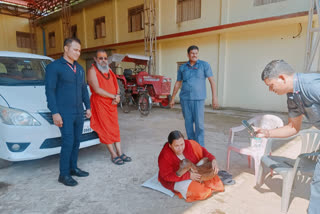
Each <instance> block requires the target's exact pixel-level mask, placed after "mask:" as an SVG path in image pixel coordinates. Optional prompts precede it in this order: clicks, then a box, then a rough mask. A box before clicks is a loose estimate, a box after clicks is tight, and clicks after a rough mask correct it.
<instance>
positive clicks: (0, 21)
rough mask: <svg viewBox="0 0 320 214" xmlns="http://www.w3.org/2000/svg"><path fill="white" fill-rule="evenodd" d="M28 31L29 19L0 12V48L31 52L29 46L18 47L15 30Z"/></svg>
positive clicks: (2, 49)
mask: <svg viewBox="0 0 320 214" xmlns="http://www.w3.org/2000/svg"><path fill="white" fill-rule="evenodd" d="M17 31H20V32H26V33H29V32H30V29H29V20H28V19H26V18H19V17H15V16H8V15H2V14H0V38H1V39H0V50H1V51H18V52H27V53H31V49H30V48H18V47H17V36H16V32H17Z"/></svg>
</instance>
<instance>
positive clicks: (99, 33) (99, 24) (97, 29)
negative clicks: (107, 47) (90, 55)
mask: <svg viewBox="0 0 320 214" xmlns="http://www.w3.org/2000/svg"><path fill="white" fill-rule="evenodd" d="M93 22H94V39H100V38H104V37H106V21H105V17H104V16H102V17H99V18H96V19H95V20H93Z"/></svg>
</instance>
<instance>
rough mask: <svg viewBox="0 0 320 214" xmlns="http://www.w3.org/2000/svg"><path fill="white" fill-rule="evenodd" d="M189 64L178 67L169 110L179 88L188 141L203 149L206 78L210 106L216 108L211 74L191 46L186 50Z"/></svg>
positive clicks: (216, 101) (193, 46)
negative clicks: (209, 92)
mask: <svg viewBox="0 0 320 214" xmlns="http://www.w3.org/2000/svg"><path fill="white" fill-rule="evenodd" d="M187 53H188V55H187V56H188V58H189V62H187V63H186V64H183V65H181V66H180V68H179V70H178V76H177V81H176V83H175V85H174V88H173V93H172V99H171V102H170V106H171V108H172V107H173V106H174V99H175V96H176V94H177V92H178V91H179V89H180V88H181V92H180V103H181V108H182V114H183V117H184V120H185V128H186V132H187V135H188V139H190V140H195V141H197V142H198V143H199V144H200V145H201V146H203V147H204V101H205V99H206V78H208V79H209V82H210V85H211V92H212V106H213V108H214V109H216V108H218V107H219V106H218V99H217V95H216V90H215V83H214V79H213V74H212V70H211V67H210V65H209V63H207V62H205V61H202V60H199V59H198V55H199V48H198V47H197V46H195V45H192V46H190V47H189V48H188V50H187Z"/></svg>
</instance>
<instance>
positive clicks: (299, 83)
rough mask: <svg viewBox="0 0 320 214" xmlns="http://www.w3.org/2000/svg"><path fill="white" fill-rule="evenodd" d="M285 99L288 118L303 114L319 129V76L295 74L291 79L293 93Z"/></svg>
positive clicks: (316, 74) (315, 74) (314, 74)
mask: <svg viewBox="0 0 320 214" xmlns="http://www.w3.org/2000/svg"><path fill="white" fill-rule="evenodd" d="M287 98H288V99H287V104H288V110H289V117H290V118H294V117H298V116H300V115H302V114H303V115H305V117H306V118H307V119H308V121H309V122H310V123H312V124H313V125H314V126H316V127H317V128H319V129H320V74H318V73H296V74H295V75H294V77H293V93H288V94H287Z"/></svg>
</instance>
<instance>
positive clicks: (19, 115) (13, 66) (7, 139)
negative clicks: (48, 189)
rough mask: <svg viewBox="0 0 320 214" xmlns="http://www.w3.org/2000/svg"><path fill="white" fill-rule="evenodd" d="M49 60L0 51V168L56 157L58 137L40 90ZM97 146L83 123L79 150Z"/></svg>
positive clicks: (97, 139) (58, 134)
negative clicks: (20, 162) (13, 162)
mask: <svg viewBox="0 0 320 214" xmlns="http://www.w3.org/2000/svg"><path fill="white" fill-rule="evenodd" d="M52 60H53V59H51V58H49V57H45V56H41V55H35V54H28V53H19V52H8V51H0V159H2V160H1V161H0V162H1V163H0V165H1V164H2V165H4V164H6V163H9V162H12V161H23V160H32V159H38V158H43V157H46V156H49V155H53V154H58V153H60V149H61V134H60V131H59V128H58V127H57V126H55V125H54V124H53V121H52V116H51V113H50V111H49V109H48V107H47V101H46V96H45V86H44V77H45V67H46V65H48V64H49V63H50V62H51V61H52ZM84 115H85V112H84ZM99 143H100V142H99V138H98V136H97V134H96V133H95V132H93V130H92V129H91V128H90V120H88V119H86V120H85V123H84V127H83V134H82V137H81V143H80V148H84V147H88V146H91V145H95V144H99ZM8 161H9V162H8Z"/></svg>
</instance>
